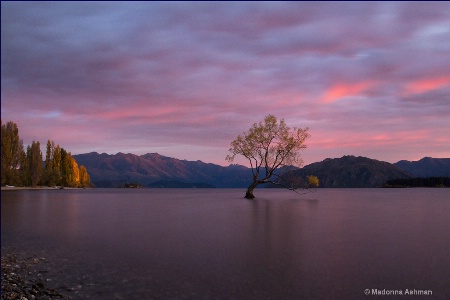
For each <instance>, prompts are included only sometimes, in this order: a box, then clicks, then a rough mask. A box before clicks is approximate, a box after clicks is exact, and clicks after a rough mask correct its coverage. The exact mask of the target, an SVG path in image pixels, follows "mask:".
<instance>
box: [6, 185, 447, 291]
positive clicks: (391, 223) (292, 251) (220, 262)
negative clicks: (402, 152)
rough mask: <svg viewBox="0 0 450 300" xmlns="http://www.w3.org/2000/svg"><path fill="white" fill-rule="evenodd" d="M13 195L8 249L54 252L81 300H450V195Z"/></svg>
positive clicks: (357, 192)
mask: <svg viewBox="0 0 450 300" xmlns="http://www.w3.org/2000/svg"><path fill="white" fill-rule="evenodd" d="M242 194H243V191H242V190H233V189H211V190H170V189H167V190H166V189H144V190H127V189H98V190H77V191H68V190H66V191H20V192H19V191H14V192H2V245H8V246H14V247H18V248H24V249H33V251H36V252H39V253H44V254H45V255H47V256H50V258H49V259H50V260H52V261H54V262H55V263H56V264H58V272H59V273H60V275H59V280H60V281H61V282H64V281H74V280H75V281H83V282H84V283H88V284H87V285H86V284H84V285H83V289H82V290H81V291H80V294H79V295H75V294H73V295H71V296H72V297H74V298H76V297H80V299H83V298H87V297H91V298H93V299H114V298H121V297H122V298H124V299H140V298H145V299H337V298H339V299H360V298H363V297H366V296H365V295H364V290H365V289H402V290H404V289H407V288H408V289H426V290H432V291H433V299H446V297H449V296H450V288H449V287H448V286H447V285H448V274H449V270H450V256H449V255H448V249H450V240H449V238H448V233H449V231H448V228H450V217H449V213H448V212H449V211H450V201H449V200H448V199H447V198H449V197H448V196H449V195H450V191H449V190H448V189H401V190H386V189H347V190H345V189H323V190H318V191H317V193H311V194H307V195H303V196H299V195H297V194H295V193H292V192H290V191H284V190H257V191H256V195H257V197H258V198H257V199H256V200H251V201H249V200H244V199H243V198H242Z"/></svg>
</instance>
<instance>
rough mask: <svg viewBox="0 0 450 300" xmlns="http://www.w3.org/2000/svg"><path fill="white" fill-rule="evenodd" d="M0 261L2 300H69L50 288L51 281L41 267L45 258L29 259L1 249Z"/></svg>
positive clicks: (20, 254) (32, 257)
mask: <svg viewBox="0 0 450 300" xmlns="http://www.w3.org/2000/svg"><path fill="white" fill-rule="evenodd" d="M1 260H2V277H1V279H2V300H16V299H17V300H31V299H43V300H49V299H70V298H69V297H68V296H65V295H63V294H61V293H60V292H58V291H57V290H55V289H53V288H51V287H50V285H49V284H50V282H51V280H50V279H48V278H46V277H45V273H46V271H45V270H43V269H44V268H42V267H41V265H42V264H43V263H45V262H46V259H45V258H38V257H35V256H31V257H29V256H26V255H25V254H23V253H17V252H15V251H13V250H10V249H5V248H3V247H2V258H1ZM38 267H39V268H38Z"/></svg>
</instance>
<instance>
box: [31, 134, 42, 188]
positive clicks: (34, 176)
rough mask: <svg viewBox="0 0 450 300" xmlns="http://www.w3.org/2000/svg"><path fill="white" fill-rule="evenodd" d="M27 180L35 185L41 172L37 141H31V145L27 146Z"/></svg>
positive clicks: (40, 156)
mask: <svg viewBox="0 0 450 300" xmlns="http://www.w3.org/2000/svg"><path fill="white" fill-rule="evenodd" d="M27 162H28V180H27V181H28V182H30V183H31V186H37V185H38V183H39V182H40V180H41V178H42V174H43V170H42V152H41V145H40V144H39V142H35V141H33V142H32V144H31V147H30V146H28V147H27Z"/></svg>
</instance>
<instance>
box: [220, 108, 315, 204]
mask: <svg viewBox="0 0 450 300" xmlns="http://www.w3.org/2000/svg"><path fill="white" fill-rule="evenodd" d="M308 137H309V134H308V128H305V129H299V128H295V127H294V128H292V129H291V128H289V127H288V126H287V125H286V123H285V122H284V119H281V120H280V121H278V120H277V118H276V117H275V116H273V115H268V116H266V117H265V118H264V122H259V123H255V124H253V126H252V127H251V128H250V129H249V130H248V131H245V132H243V133H242V134H240V135H239V136H238V137H237V138H236V139H235V140H234V141H233V142H231V147H230V149H229V151H230V152H231V154H229V155H227V157H226V159H227V160H228V161H230V162H232V161H233V160H234V157H235V156H236V155H238V154H240V155H243V156H244V157H245V158H247V159H248V161H249V162H250V166H251V169H252V175H253V182H252V184H251V185H250V186H249V187H248V188H247V192H246V193H245V198H247V199H253V198H255V196H254V195H253V190H254V189H255V187H256V186H258V185H260V184H264V183H269V182H270V183H274V184H278V183H277V182H274V181H272V180H271V177H272V176H273V175H274V172H275V170H276V169H278V168H280V167H282V166H287V165H294V166H301V164H302V159H301V157H300V150H302V149H305V148H306V145H305V144H304V142H305V140H306V139H307V138H308ZM291 189H293V188H291Z"/></svg>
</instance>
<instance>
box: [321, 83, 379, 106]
mask: <svg viewBox="0 0 450 300" xmlns="http://www.w3.org/2000/svg"><path fill="white" fill-rule="evenodd" d="M375 84H376V82H374V81H364V82H359V83H355V84H348V83H337V84H334V85H333V86H332V87H330V88H329V89H328V90H327V91H326V92H325V95H324V97H323V98H322V102H324V103H332V102H335V101H337V100H339V99H342V98H345V97H351V96H358V95H360V94H362V93H364V92H365V91H367V90H368V89H370V88H372V87H373V86H374V85H375Z"/></svg>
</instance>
